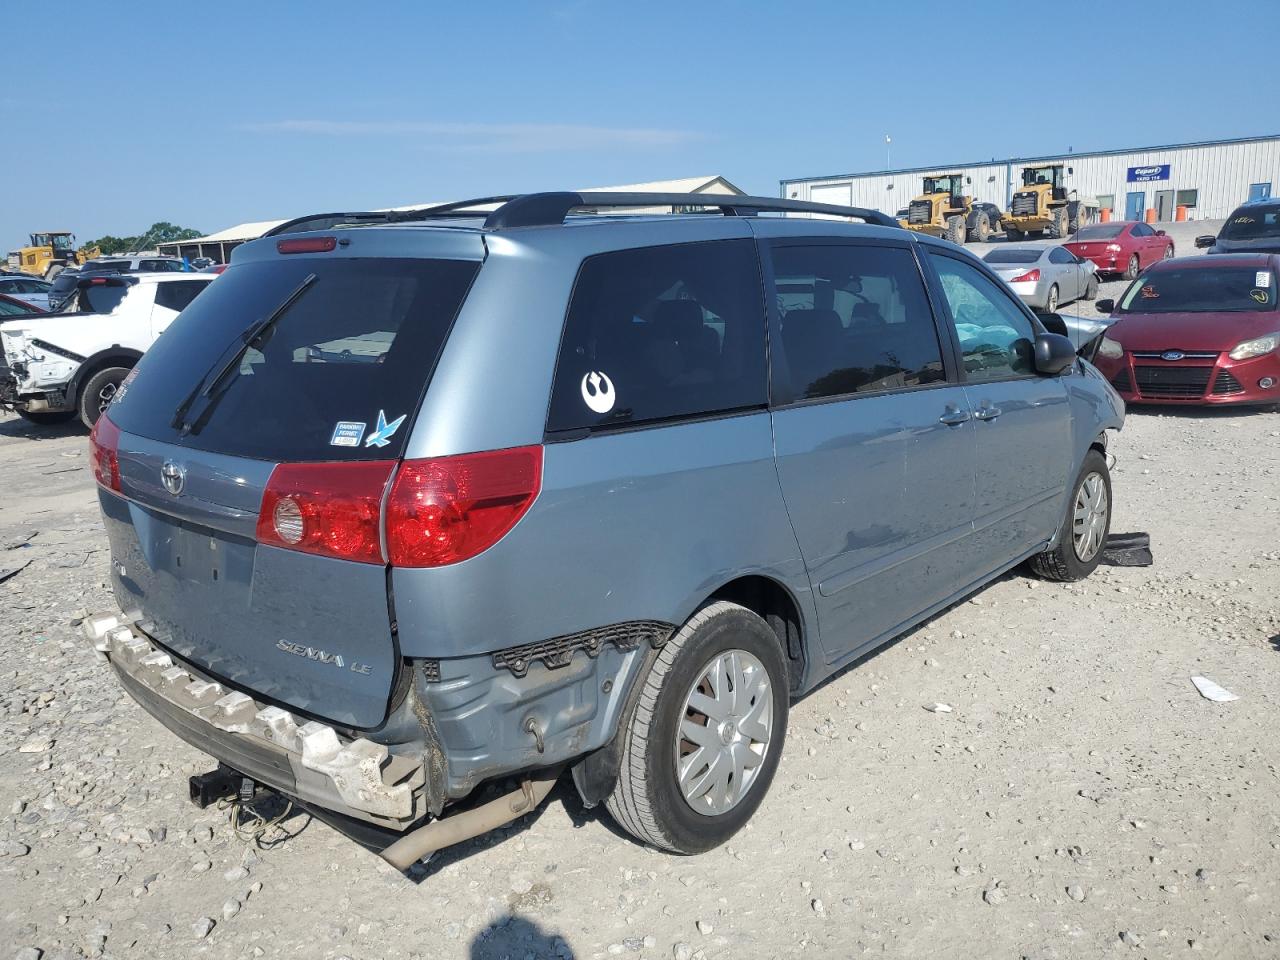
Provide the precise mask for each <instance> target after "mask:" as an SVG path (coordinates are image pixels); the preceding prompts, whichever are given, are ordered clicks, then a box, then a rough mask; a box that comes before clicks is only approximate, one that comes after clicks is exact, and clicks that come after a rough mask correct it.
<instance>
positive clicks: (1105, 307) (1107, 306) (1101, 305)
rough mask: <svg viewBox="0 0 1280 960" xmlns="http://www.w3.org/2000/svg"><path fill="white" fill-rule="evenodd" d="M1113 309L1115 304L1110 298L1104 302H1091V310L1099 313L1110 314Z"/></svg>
mask: <svg viewBox="0 0 1280 960" xmlns="http://www.w3.org/2000/svg"><path fill="white" fill-rule="evenodd" d="M1115 308H1116V302H1115V301H1114V300H1112V299H1110V298H1107V299H1105V300H1095V301H1094V302H1093V309H1095V310H1097V311H1098V312H1099V313H1110V312H1111V311H1113V310H1114V309H1115Z"/></svg>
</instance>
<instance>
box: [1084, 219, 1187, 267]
mask: <svg viewBox="0 0 1280 960" xmlns="http://www.w3.org/2000/svg"><path fill="white" fill-rule="evenodd" d="M1063 246H1064V247H1066V248H1067V249H1068V250H1070V251H1071V252H1072V253H1074V254H1075V255H1076V256H1077V257H1079V258H1080V259H1081V260H1092V261H1093V262H1094V265H1095V266H1096V267H1097V268H1098V272H1099V273H1120V274H1123V275H1124V278H1125V279H1126V280H1132V279H1133V278H1134V277H1136V276H1137V275H1138V274H1140V273H1141V272H1142V271H1143V270H1145V269H1146V268H1147V267H1149V266H1151V264H1153V263H1156V262H1157V261H1159V260H1167V259H1169V258H1170V257H1172V256H1173V238H1172V237H1170V236H1168V235H1166V234H1165V232H1164V231H1163V230H1153V229H1151V228H1150V227H1149V226H1147V225H1146V224H1145V223H1135V222H1134V221H1132V220H1119V221H1116V222H1114V223H1093V224H1090V225H1089V226H1087V227H1081V228H1080V231H1079V233H1077V234H1076V235H1075V237H1074V239H1072V241H1071V242H1070V243H1064V244H1063Z"/></svg>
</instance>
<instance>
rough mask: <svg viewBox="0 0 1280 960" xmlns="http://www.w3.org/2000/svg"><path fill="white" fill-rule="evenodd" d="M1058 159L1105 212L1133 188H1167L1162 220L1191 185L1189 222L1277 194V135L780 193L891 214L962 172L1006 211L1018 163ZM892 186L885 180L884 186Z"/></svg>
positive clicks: (1121, 204) (797, 184)
mask: <svg viewBox="0 0 1280 960" xmlns="http://www.w3.org/2000/svg"><path fill="white" fill-rule="evenodd" d="M1051 162H1052V163H1056V162H1062V163H1064V164H1066V165H1067V166H1069V167H1071V168H1072V170H1073V173H1072V174H1071V175H1070V176H1069V177H1068V178H1067V183H1068V187H1069V188H1071V189H1074V190H1076V191H1077V193H1078V194H1079V195H1080V196H1082V197H1105V196H1108V195H1110V196H1112V197H1113V198H1114V207H1113V211H1112V212H1113V216H1114V217H1115V218H1116V219H1120V218H1123V217H1124V215H1125V209H1126V199H1125V197H1126V194H1128V193H1131V192H1134V193H1136V192H1141V193H1142V194H1143V195H1144V196H1143V200H1142V203H1143V209H1144V211H1145V210H1146V209H1147V208H1151V209H1155V208H1156V192H1157V191H1160V190H1172V191H1175V193H1174V196H1173V200H1174V201H1175V203H1171V204H1170V209H1169V214H1168V219H1172V218H1173V216H1174V209H1175V207H1176V200H1177V193H1176V191H1181V190H1196V191H1198V196H1197V201H1196V206H1195V208H1194V209H1192V210H1189V211H1188V214H1189V216H1190V217H1191V218H1192V219H1195V220H1207V219H1221V218H1223V217H1226V216H1227V215H1228V214H1229V213H1230V212H1231V211H1232V210H1233V209H1234V208H1235V207H1237V206H1239V205H1240V204H1241V203H1243V202H1244V201H1245V200H1247V199H1248V197H1249V187H1250V185H1251V184H1255V183H1270V184H1271V193H1272V196H1280V137H1269V138H1264V139H1258V140H1249V141H1241V142H1235V143H1212V144H1203V145H1186V146H1174V147H1166V148H1161V149H1154V148H1153V149H1141V150H1132V151H1127V152H1124V153H1115V154H1074V155H1066V156H1060V157H1043V158H1035V159H1026V160H1007V161H1006V160H1001V161H997V162H993V163H984V164H978V165H976V166H959V167H956V166H951V167H937V168H934V169H928V170H924V169H918V168H916V169H912V170H900V171H894V172H889V173H867V174H861V175H854V176H847V177H827V178H812V179H800V180H784V181H783V183H782V195H783V196H784V197H791V198H794V199H798V200H810V199H812V200H815V201H818V202H824V203H851V204H852V205H853V206H858V207H871V208H872V209H875V210H882V211H884V212H885V213H890V214H892V213H894V212H896V211H897V210H900V209H901V208H903V207H905V206H906V205H907V204H908V203H909V202H910V200H911V198H912V197H914V196H916V195H917V194H918V193H919V192H920V187H921V180H922V178H924V177H925V176H929V175H936V174H943V173H956V172H959V173H962V174H964V175H965V176H967V177H970V178H971V179H972V181H973V182H972V183H971V184H969V185H968V187H967V190H968V192H969V193H970V194H971V195H972V196H974V197H976V198H977V199H979V200H984V201H987V202H990V203H994V204H996V205H997V206H999V207H1000V209H1002V210H1007V209H1008V206H1009V200H1010V198H1011V197H1012V195H1013V191H1014V190H1016V189H1017V188H1018V186H1019V185H1020V184H1021V180H1022V177H1021V174H1022V168H1023V167H1024V166H1036V165H1039V164H1044V163H1051ZM1162 164H1168V165H1169V167H1170V170H1169V179H1168V180H1160V181H1149V182H1139V183H1129V182H1128V181H1127V174H1128V170H1129V168H1130V167H1146V166H1159V165H1162ZM890 185H892V186H890Z"/></svg>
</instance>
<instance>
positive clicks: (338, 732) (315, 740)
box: [82, 612, 673, 839]
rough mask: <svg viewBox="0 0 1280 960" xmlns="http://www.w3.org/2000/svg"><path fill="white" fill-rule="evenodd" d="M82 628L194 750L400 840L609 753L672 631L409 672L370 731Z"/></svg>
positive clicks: (124, 636)
mask: <svg viewBox="0 0 1280 960" xmlns="http://www.w3.org/2000/svg"><path fill="white" fill-rule="evenodd" d="M82 629H83V631H84V634H85V636H86V637H87V638H88V639H89V640H90V641H91V642H92V644H93V646H94V648H95V650H97V651H98V653H99V654H100V655H101V656H103V657H104V658H105V659H107V660H108V661H109V662H110V664H111V667H112V669H113V670H114V671H115V673H116V675H117V677H118V679H119V681H120V684H121V685H122V686H123V687H124V688H125V690H126V691H127V692H128V693H129V695H130V696H131V697H133V699H135V700H136V701H138V703H139V704H140V705H141V706H142V707H143V708H144V709H145V710H147V712H148V713H150V714H151V715H152V716H153V717H155V718H156V719H157V720H159V721H160V722H161V723H162V724H164V726H166V727H167V728H168V729H169V730H170V731H171V732H173V733H175V734H176V735H177V736H179V737H180V738H182V739H183V740H185V741H186V742H188V743H190V744H191V745H192V746H194V747H196V748H197V749H200V750H203V751H204V752H206V753H208V754H210V755H211V756H213V757H214V758H216V759H217V760H219V761H221V762H222V763H223V764H225V765H226V766H227V767H230V768H232V769H233V770H235V771H237V772H239V773H240V774H242V775H243V776H246V777H249V778H250V779H252V780H255V781H257V782H258V783H260V784H262V785H264V786H267V787H270V788H272V789H274V790H276V791H278V792H280V793H282V794H284V795H286V796H289V797H292V798H295V799H297V800H299V801H301V802H302V803H303V804H304V805H306V806H308V807H311V808H313V809H315V808H319V809H323V810H326V811H330V812H332V813H335V814H338V815H339V817H341V818H346V819H347V820H350V821H360V822H363V823H366V824H369V825H370V826H372V827H374V828H376V829H377V830H378V831H383V832H391V833H398V832H403V831H407V830H410V829H412V828H415V827H417V825H418V824H419V823H420V822H423V821H425V820H426V819H427V818H428V817H436V818H439V817H441V816H442V815H443V814H444V813H445V812H446V807H448V806H450V805H451V804H457V803H459V802H460V801H465V800H467V798H468V797H470V796H471V795H472V794H473V793H474V792H475V790H476V788H478V787H479V786H481V785H482V784H485V783H487V782H490V781H495V780H499V779H503V778H506V777H509V776H512V775H518V776H519V777H524V778H532V779H533V780H534V781H535V782H537V780H538V776H539V775H538V774H536V773H533V771H539V770H544V771H545V770H547V769H559V768H563V766H564V765H566V764H569V763H572V762H573V761H575V760H577V759H579V758H582V757H583V756H586V755H588V754H591V753H593V751H597V750H599V748H601V747H603V746H605V745H606V744H607V743H609V742H610V741H611V740H612V739H613V736H614V734H615V732H616V730H617V728H618V724H619V721H620V717H621V713H622V711H623V709H624V707H625V704H626V702H627V697H628V691H629V690H630V689H631V688H632V686H633V684H634V683H635V682H636V679H637V677H639V676H640V675H641V674H642V672H643V670H644V668H645V665H646V664H647V662H648V658H649V656H650V655H651V652H652V651H653V650H656V648H657V647H658V646H660V644H661V643H662V642H663V641H665V640H666V638H667V636H669V634H670V631H671V629H673V628H672V626H671V625H670V624H664V623H660V622H651V621H635V622H631V623H626V624H615V625H613V626H610V627H604V628H598V629H595V630H589V631H584V632H583V633H580V634H571V635H567V636H564V637H559V638H553V639H551V640H548V641H544V642H540V643H535V644H528V645H525V646H522V647H513V648H510V649H507V650H502V651H498V652H495V653H492V654H480V655H476V656H471V657H461V658H454V659H446V660H438V661H436V660H407V661H405V666H406V668H407V669H406V676H405V683H404V684H402V692H401V693H400V694H398V695H397V699H396V701H395V704H394V706H393V708H392V710H391V713H390V715H389V716H388V718H387V720H386V722H385V723H384V724H383V725H382V726H381V727H379V728H378V729H376V730H366V731H360V730H352V729H349V728H343V727H341V726H333V725H330V724H328V723H325V722H323V721H319V720H316V719H313V718H311V717H307V716H305V715H301V714H295V713H293V712H290V710H288V709H285V708H284V707H281V706H279V705H277V704H271V703H268V702H265V701H263V700H261V699H259V698H258V697H256V696H254V695H251V693H250V692H246V691H245V690H243V689H237V688H236V687H234V686H231V685H230V684H227V683H225V682H222V681H220V680H219V679H218V678H217V677H214V676H210V675H207V674H205V673H204V672H202V670H201V669H200V668H197V667H194V666H192V665H190V664H189V663H187V662H185V661H183V660H180V659H178V658H177V657H175V656H174V655H172V654H171V653H170V652H169V651H168V650H166V649H165V648H164V647H163V646H161V645H160V644H159V643H157V642H156V641H155V640H153V639H152V638H151V636H150V635H149V634H150V629H149V626H148V622H146V621H143V620H142V619H141V618H140V617H139V616H137V615H136V614H134V613H120V612H116V613H100V614H96V615H93V616H90V617H87V618H86V619H85V620H84V622H83V625H82ZM584 796H585V795H584ZM462 805H463V806H465V804H462ZM517 805H518V804H517ZM453 819H456V818H455V817H445V820H453ZM340 829H342V828H341V827H340ZM419 829H421V828H419ZM344 832H348V833H351V831H348V830H344ZM352 835H353V836H355V834H354V833H352ZM357 839H358V838H357Z"/></svg>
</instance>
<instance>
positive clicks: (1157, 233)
mask: <svg viewBox="0 0 1280 960" xmlns="http://www.w3.org/2000/svg"><path fill="white" fill-rule="evenodd" d="M1156 236H1157V237H1163V236H1164V231H1163V230H1157V231H1156Z"/></svg>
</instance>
